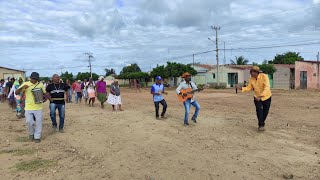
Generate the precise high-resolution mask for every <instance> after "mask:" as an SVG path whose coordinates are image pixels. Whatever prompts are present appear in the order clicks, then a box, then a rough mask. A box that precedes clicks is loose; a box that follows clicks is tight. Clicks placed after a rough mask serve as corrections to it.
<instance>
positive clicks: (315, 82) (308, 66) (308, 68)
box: [295, 61, 320, 89]
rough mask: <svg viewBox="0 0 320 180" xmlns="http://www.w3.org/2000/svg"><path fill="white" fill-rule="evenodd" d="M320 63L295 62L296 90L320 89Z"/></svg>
mask: <svg viewBox="0 0 320 180" xmlns="http://www.w3.org/2000/svg"><path fill="white" fill-rule="evenodd" d="M319 66H320V62H319V61H296V62H295V88H296V89H319V88H320V77H319V73H320V72H319V68H320V67H319Z"/></svg>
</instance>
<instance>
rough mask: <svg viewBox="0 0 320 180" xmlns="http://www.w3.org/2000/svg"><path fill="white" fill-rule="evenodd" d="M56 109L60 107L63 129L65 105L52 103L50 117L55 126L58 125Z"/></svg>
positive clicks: (61, 127) (60, 124)
mask: <svg viewBox="0 0 320 180" xmlns="http://www.w3.org/2000/svg"><path fill="white" fill-rule="evenodd" d="M56 109H58V112H59V118H60V123H59V129H63V126H64V114H65V105H64V104H55V103H50V117H51V121H52V126H54V127H57V120H56Z"/></svg>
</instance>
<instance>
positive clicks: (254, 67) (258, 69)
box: [250, 66, 262, 73]
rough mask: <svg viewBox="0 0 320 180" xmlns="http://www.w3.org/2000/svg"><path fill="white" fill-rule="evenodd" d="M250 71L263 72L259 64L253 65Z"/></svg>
mask: <svg viewBox="0 0 320 180" xmlns="http://www.w3.org/2000/svg"><path fill="white" fill-rule="evenodd" d="M250 72H258V73H259V72H262V71H260V68H259V67H258V66H252V67H251V70H250Z"/></svg>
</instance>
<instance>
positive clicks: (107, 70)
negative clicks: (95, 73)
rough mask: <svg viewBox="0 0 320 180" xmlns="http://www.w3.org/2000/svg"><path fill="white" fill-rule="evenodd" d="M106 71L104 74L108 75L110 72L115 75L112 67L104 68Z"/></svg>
mask: <svg viewBox="0 0 320 180" xmlns="http://www.w3.org/2000/svg"><path fill="white" fill-rule="evenodd" d="M105 71H106V76H110V75H112V74H114V75H116V71H115V70H114V69H112V68H111V69H105Z"/></svg>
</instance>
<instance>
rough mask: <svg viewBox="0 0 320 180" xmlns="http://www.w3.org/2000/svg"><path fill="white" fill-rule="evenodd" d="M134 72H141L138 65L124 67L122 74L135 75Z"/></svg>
mask: <svg viewBox="0 0 320 180" xmlns="http://www.w3.org/2000/svg"><path fill="white" fill-rule="evenodd" d="M133 72H141V69H140V67H139V66H138V64H137V63H134V64H131V65H130V66H125V67H123V68H122V71H121V72H120V74H126V73H133Z"/></svg>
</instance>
